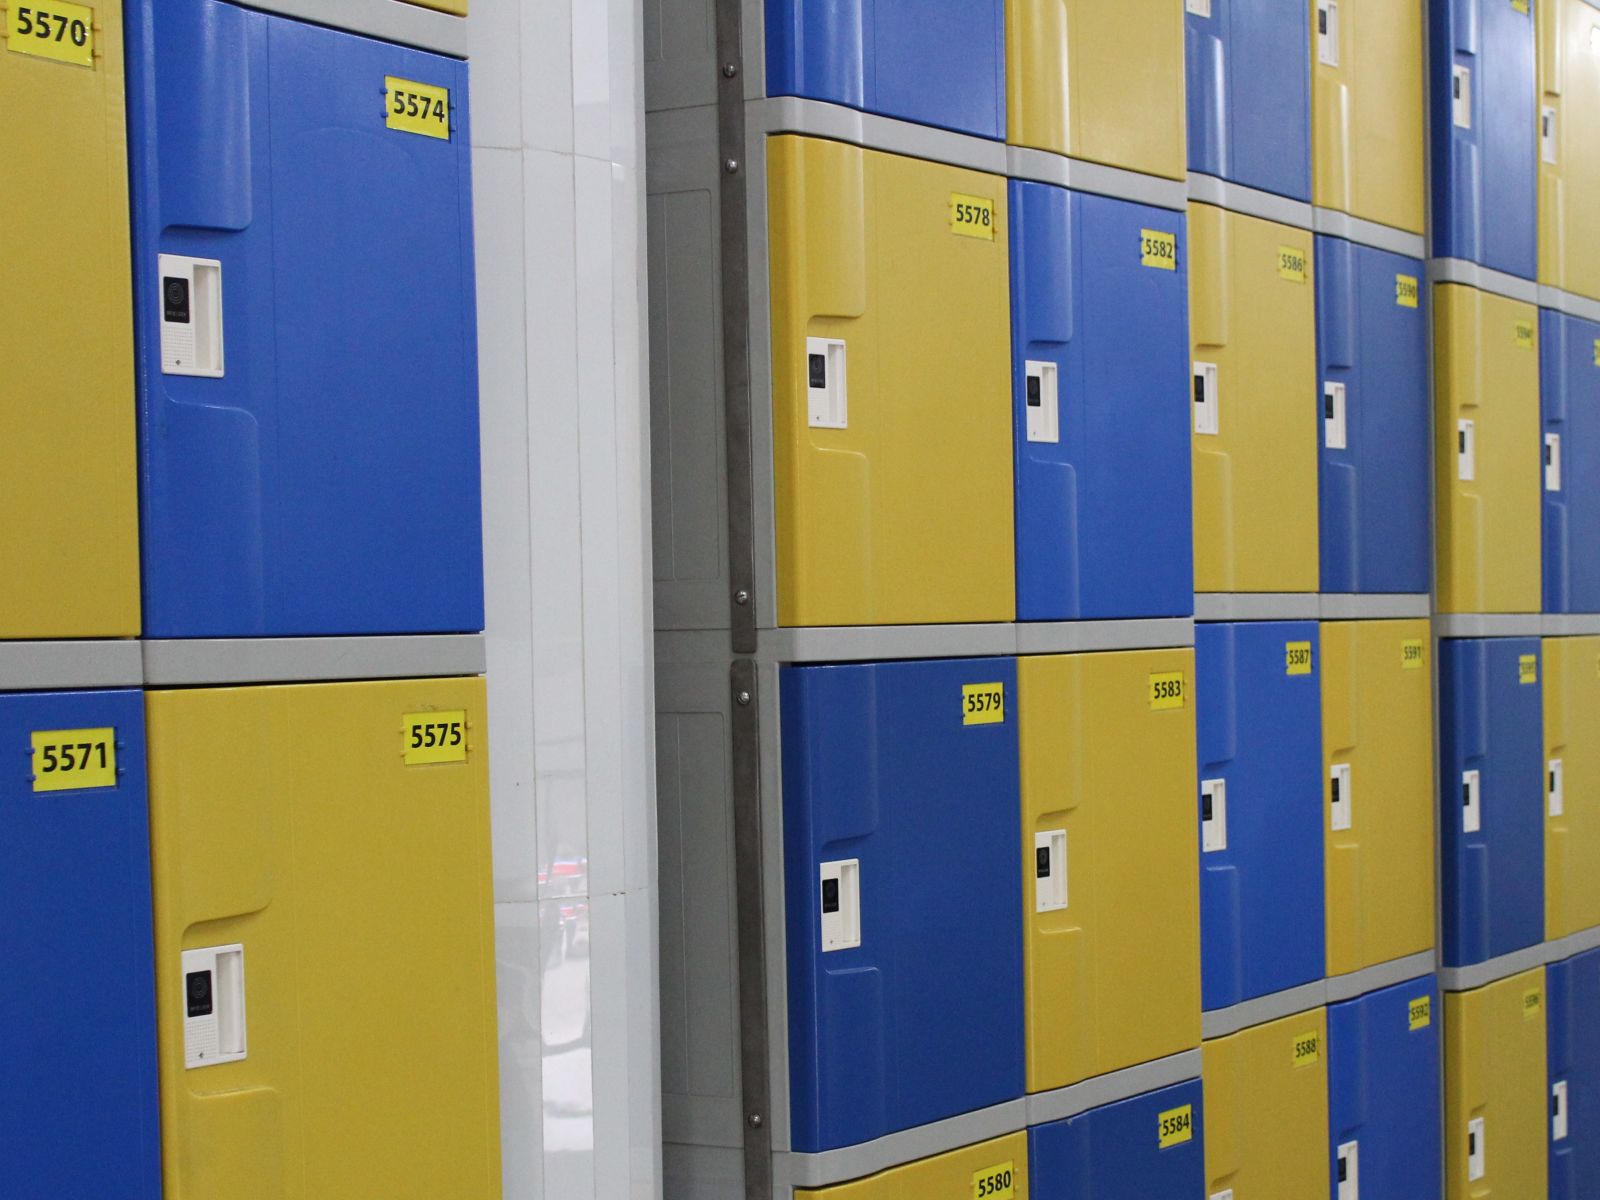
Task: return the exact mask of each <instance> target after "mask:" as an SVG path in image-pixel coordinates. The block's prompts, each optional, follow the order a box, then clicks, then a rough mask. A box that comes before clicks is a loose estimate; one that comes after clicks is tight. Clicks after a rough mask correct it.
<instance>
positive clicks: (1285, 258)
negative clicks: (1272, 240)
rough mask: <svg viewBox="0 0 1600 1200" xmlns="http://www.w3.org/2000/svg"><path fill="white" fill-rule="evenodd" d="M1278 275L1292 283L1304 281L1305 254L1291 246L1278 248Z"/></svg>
mask: <svg viewBox="0 0 1600 1200" xmlns="http://www.w3.org/2000/svg"><path fill="white" fill-rule="evenodd" d="M1278 274H1279V275H1281V276H1283V277H1284V278H1285V279H1287V280H1289V281H1291V282H1292V283H1304V282H1305V281H1306V252H1305V251H1304V250H1296V249H1295V248H1294V247H1293V246H1279V247H1278Z"/></svg>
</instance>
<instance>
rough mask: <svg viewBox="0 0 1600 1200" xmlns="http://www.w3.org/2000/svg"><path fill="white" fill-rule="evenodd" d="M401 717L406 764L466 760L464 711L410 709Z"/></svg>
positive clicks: (465, 715)
mask: <svg viewBox="0 0 1600 1200" xmlns="http://www.w3.org/2000/svg"><path fill="white" fill-rule="evenodd" d="M401 721H402V726H401V733H402V738H401V745H402V746H403V748H404V750H405V760H406V766H408V767H415V766H420V765H422V764H423V763H447V762H466V761H467V714H466V712H465V711H463V710H461V709H457V710H456V711H454V712H420V713H407V714H406V715H405V716H404V717H403V718H401Z"/></svg>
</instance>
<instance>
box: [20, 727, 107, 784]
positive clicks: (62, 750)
mask: <svg viewBox="0 0 1600 1200" xmlns="http://www.w3.org/2000/svg"><path fill="white" fill-rule="evenodd" d="M116 786H117V731H116V730H115V729H46V730H40V731H38V732H36V733H34V735H33V790H34V791H36V792H71V791H76V790H78V789H79V788H100V787H116Z"/></svg>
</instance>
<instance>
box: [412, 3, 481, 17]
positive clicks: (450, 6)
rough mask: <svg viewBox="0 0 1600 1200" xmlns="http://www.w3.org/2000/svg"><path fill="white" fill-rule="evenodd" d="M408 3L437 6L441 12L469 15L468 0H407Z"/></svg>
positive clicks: (428, 6) (427, 6) (426, 6)
mask: <svg viewBox="0 0 1600 1200" xmlns="http://www.w3.org/2000/svg"><path fill="white" fill-rule="evenodd" d="M406 3H408V4H416V5H420V6H421V7H423V8H436V9H438V10H439V11H440V12H446V13H451V14H452V15H454V16H457V17H464V16H466V15H467V0H406Z"/></svg>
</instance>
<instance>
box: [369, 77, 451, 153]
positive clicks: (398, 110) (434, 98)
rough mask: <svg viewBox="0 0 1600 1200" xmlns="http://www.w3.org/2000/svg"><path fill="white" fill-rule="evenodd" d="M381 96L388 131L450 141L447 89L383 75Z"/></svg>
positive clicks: (448, 92)
mask: <svg viewBox="0 0 1600 1200" xmlns="http://www.w3.org/2000/svg"><path fill="white" fill-rule="evenodd" d="M383 92H384V96H385V97H386V98H387V101H388V103H387V105H386V106H385V112H386V114H387V124H388V126H389V128H390V129H398V130H399V131H400V132H401V133H420V134H421V135H422V136H423V137H431V138H442V139H443V140H444V141H447V142H448V141H449V140H450V89H449V88H442V87H434V86H433V84H431V83H418V82H417V81H416V80H414V79H401V78H399V77H398V76H395V75H385V76H384V77H383Z"/></svg>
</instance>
